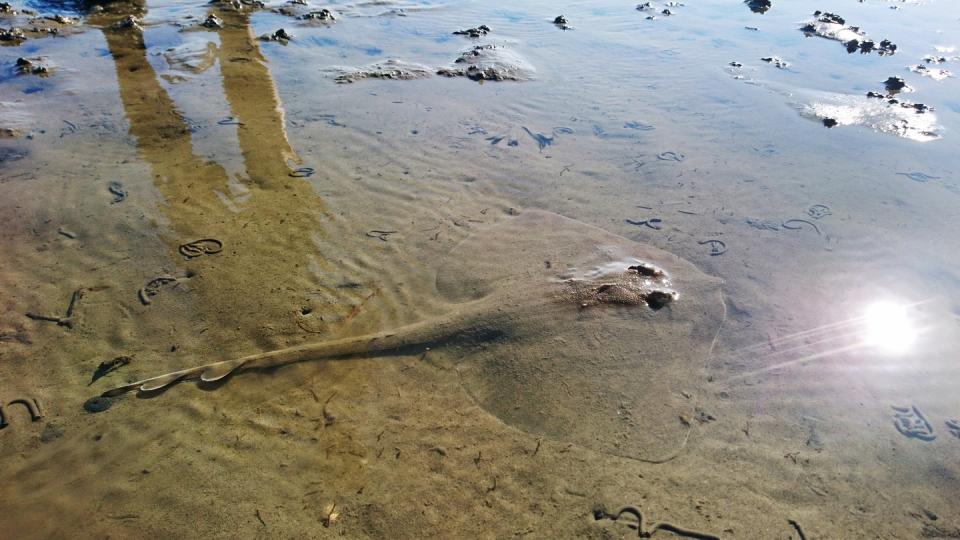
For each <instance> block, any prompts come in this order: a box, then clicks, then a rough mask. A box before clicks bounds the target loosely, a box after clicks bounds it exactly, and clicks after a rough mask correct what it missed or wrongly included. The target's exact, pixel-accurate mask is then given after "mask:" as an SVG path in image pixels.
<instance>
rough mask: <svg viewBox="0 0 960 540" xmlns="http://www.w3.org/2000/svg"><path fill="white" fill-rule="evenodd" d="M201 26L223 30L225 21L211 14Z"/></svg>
mask: <svg viewBox="0 0 960 540" xmlns="http://www.w3.org/2000/svg"><path fill="white" fill-rule="evenodd" d="M200 25H201V26H203V27H204V28H223V19H221V18H220V17H217V16H216V15H215V14H213V13H211V14H209V15H207V18H206V20H204V21H203V22H202V23H200Z"/></svg>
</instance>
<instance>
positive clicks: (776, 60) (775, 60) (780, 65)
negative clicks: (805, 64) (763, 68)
mask: <svg viewBox="0 0 960 540" xmlns="http://www.w3.org/2000/svg"><path fill="white" fill-rule="evenodd" d="M761 60H763V61H764V62H766V63H768V64H773V65H774V66H776V67H777V69H787V68H788V67H790V64H788V63H787V61H786V60H784V59H783V58H780V57H779V56H765V57H763V58H761Z"/></svg>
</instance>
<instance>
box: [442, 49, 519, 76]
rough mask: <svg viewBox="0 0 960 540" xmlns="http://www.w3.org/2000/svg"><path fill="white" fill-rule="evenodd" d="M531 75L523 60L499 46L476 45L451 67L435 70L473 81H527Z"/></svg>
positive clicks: (445, 74)
mask: <svg viewBox="0 0 960 540" xmlns="http://www.w3.org/2000/svg"><path fill="white" fill-rule="evenodd" d="M533 73H534V70H533V67H532V66H531V65H530V64H529V63H528V62H527V61H526V60H525V59H523V58H522V57H520V56H519V55H518V54H516V53H514V52H513V51H511V50H509V49H507V48H505V47H503V46H501V45H478V46H476V47H474V48H472V49H470V50H468V51H465V52H464V53H463V54H461V55H460V57H459V58H457V59H456V60H455V61H454V66H453V67H449V68H440V69H438V70H437V74H438V75H443V76H445V77H467V78H468V79H471V80H474V81H527V80H530V79H532V78H533Z"/></svg>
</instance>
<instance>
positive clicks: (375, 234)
mask: <svg viewBox="0 0 960 540" xmlns="http://www.w3.org/2000/svg"><path fill="white" fill-rule="evenodd" d="M396 233H397V231H380V230H376V229H374V230H372V231H367V233H366V235H367V236H369V237H370V238H376V239H377V240H381V241H383V242H386V241H387V240H389V239H390V235H391V234H396Z"/></svg>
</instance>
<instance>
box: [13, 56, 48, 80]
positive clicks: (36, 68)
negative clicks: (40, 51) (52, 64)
mask: <svg viewBox="0 0 960 540" xmlns="http://www.w3.org/2000/svg"><path fill="white" fill-rule="evenodd" d="M41 62H42V59H40V58H23V57H21V58H17V64H16V71H17V74H18V75H39V76H41V77H46V76H47V75H49V74H50V68H49V67H48V66H45V65H44V64H42V63H41Z"/></svg>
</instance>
